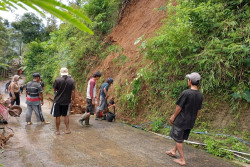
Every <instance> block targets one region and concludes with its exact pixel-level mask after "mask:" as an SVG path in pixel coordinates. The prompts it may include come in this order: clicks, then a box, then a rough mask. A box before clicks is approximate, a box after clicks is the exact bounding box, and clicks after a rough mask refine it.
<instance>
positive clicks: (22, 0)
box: [20, 0, 45, 17]
mask: <svg viewBox="0 0 250 167" xmlns="http://www.w3.org/2000/svg"><path fill="white" fill-rule="evenodd" d="M20 1H21V2H22V3H23V4H25V5H27V6H29V7H31V8H32V9H34V10H35V11H37V12H38V13H40V14H41V15H42V16H43V17H45V14H44V13H43V12H42V11H41V10H39V9H38V8H37V7H35V6H34V5H33V4H32V3H30V2H28V1H25V0H20Z"/></svg>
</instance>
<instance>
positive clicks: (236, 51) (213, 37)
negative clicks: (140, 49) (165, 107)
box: [144, 0, 250, 100]
mask: <svg viewBox="0 0 250 167" xmlns="http://www.w3.org/2000/svg"><path fill="white" fill-rule="evenodd" d="M244 4H245V1H237V2H235V3H233V2H232V1H220V0H213V1H205V2H204V1H192V0H187V1H179V2H178V5H177V6H175V7H173V6H172V5H171V3H169V5H168V16H169V18H168V19H167V20H166V21H165V25H163V27H162V28H161V30H160V31H159V32H158V35H157V36H156V37H155V38H153V39H151V40H149V41H148V42H147V46H146V49H145V50H144V53H145V54H146V56H147V58H149V59H151V60H153V61H154V67H152V68H151V70H152V71H157V72H156V75H155V77H152V79H151V80H150V83H154V84H155V86H153V88H154V92H162V90H164V89H166V88H167V87H168V91H169V92H170V94H173V97H176V95H177V93H179V92H180V90H178V91H177V90H175V86H176V85H175V84H174V83H176V82H177V81H179V80H182V79H184V76H185V75H186V74H187V73H191V72H193V71H197V72H199V73H201V75H202V82H201V85H200V88H201V90H202V91H203V92H205V93H213V92H217V93H220V94H223V95H230V94H232V93H236V92H235V90H233V88H234V87H237V91H239V92H242V93H241V94H240V95H239V96H240V97H241V98H242V99H245V100H247V99H248V98H249V97H248V94H247V93H243V92H248V90H249V76H250V73H249V64H248V63H247V61H246V60H247V58H248V55H249V54H250V49H249V41H250V40H249V35H246V34H250V29H249V26H250V24H249V16H250V13H249V12H248V11H249V6H248V5H244ZM171 85H172V86H171ZM182 88H184V86H183V87H182ZM243 94H244V95H243ZM234 95H235V94H234ZM243 96H244V97H243Z"/></svg>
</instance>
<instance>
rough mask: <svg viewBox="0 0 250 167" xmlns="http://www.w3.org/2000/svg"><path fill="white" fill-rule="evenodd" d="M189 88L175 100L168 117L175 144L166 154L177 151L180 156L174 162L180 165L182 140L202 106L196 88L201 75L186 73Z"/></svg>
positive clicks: (183, 163)
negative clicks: (171, 112) (172, 111)
mask: <svg viewBox="0 0 250 167" xmlns="http://www.w3.org/2000/svg"><path fill="white" fill-rule="evenodd" d="M186 77H187V78H188V86H189V87H190V89H187V90H184V91H183V92H182V93H181V96H180V98H179V99H178V100H177V102H176V109H175V113H174V114H173V115H172V116H171V117H170V122H171V123H172V124H173V126H172V129H171V132H170V137H172V138H173V139H174V140H175V142H176V146H175V147H174V148H173V149H171V150H169V151H166V154H167V155H169V156H172V157H176V151H178V152H179V154H180V158H179V159H175V160H174V162H176V163H178V164H180V165H186V161H185V158H184V153H183V141H184V140H187V139H188V136H189V133H190V131H191V129H192V128H193V127H194V123H195V120H196V118H197V117H198V116H199V114H200V110H201V107H202V101H203V95H202V94H201V92H200V91H199V90H198V85H199V82H200V80H201V76H200V75H199V74H198V73H197V72H193V73H191V74H188V75H186Z"/></svg>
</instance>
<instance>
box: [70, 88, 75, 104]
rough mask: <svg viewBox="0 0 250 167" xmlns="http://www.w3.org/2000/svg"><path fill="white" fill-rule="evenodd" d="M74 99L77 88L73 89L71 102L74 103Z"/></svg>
mask: <svg viewBox="0 0 250 167" xmlns="http://www.w3.org/2000/svg"><path fill="white" fill-rule="evenodd" d="M74 100H75V90H72V94H71V103H74Z"/></svg>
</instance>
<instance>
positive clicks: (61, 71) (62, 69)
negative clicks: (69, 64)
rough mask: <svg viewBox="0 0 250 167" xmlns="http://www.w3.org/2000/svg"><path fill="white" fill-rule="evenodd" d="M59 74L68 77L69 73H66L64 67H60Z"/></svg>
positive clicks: (66, 70)
mask: <svg viewBox="0 0 250 167" xmlns="http://www.w3.org/2000/svg"><path fill="white" fill-rule="evenodd" d="M60 73H61V76H63V75H68V74H69V71H68V69H67V68H66V67H62V68H61V70H60Z"/></svg>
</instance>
